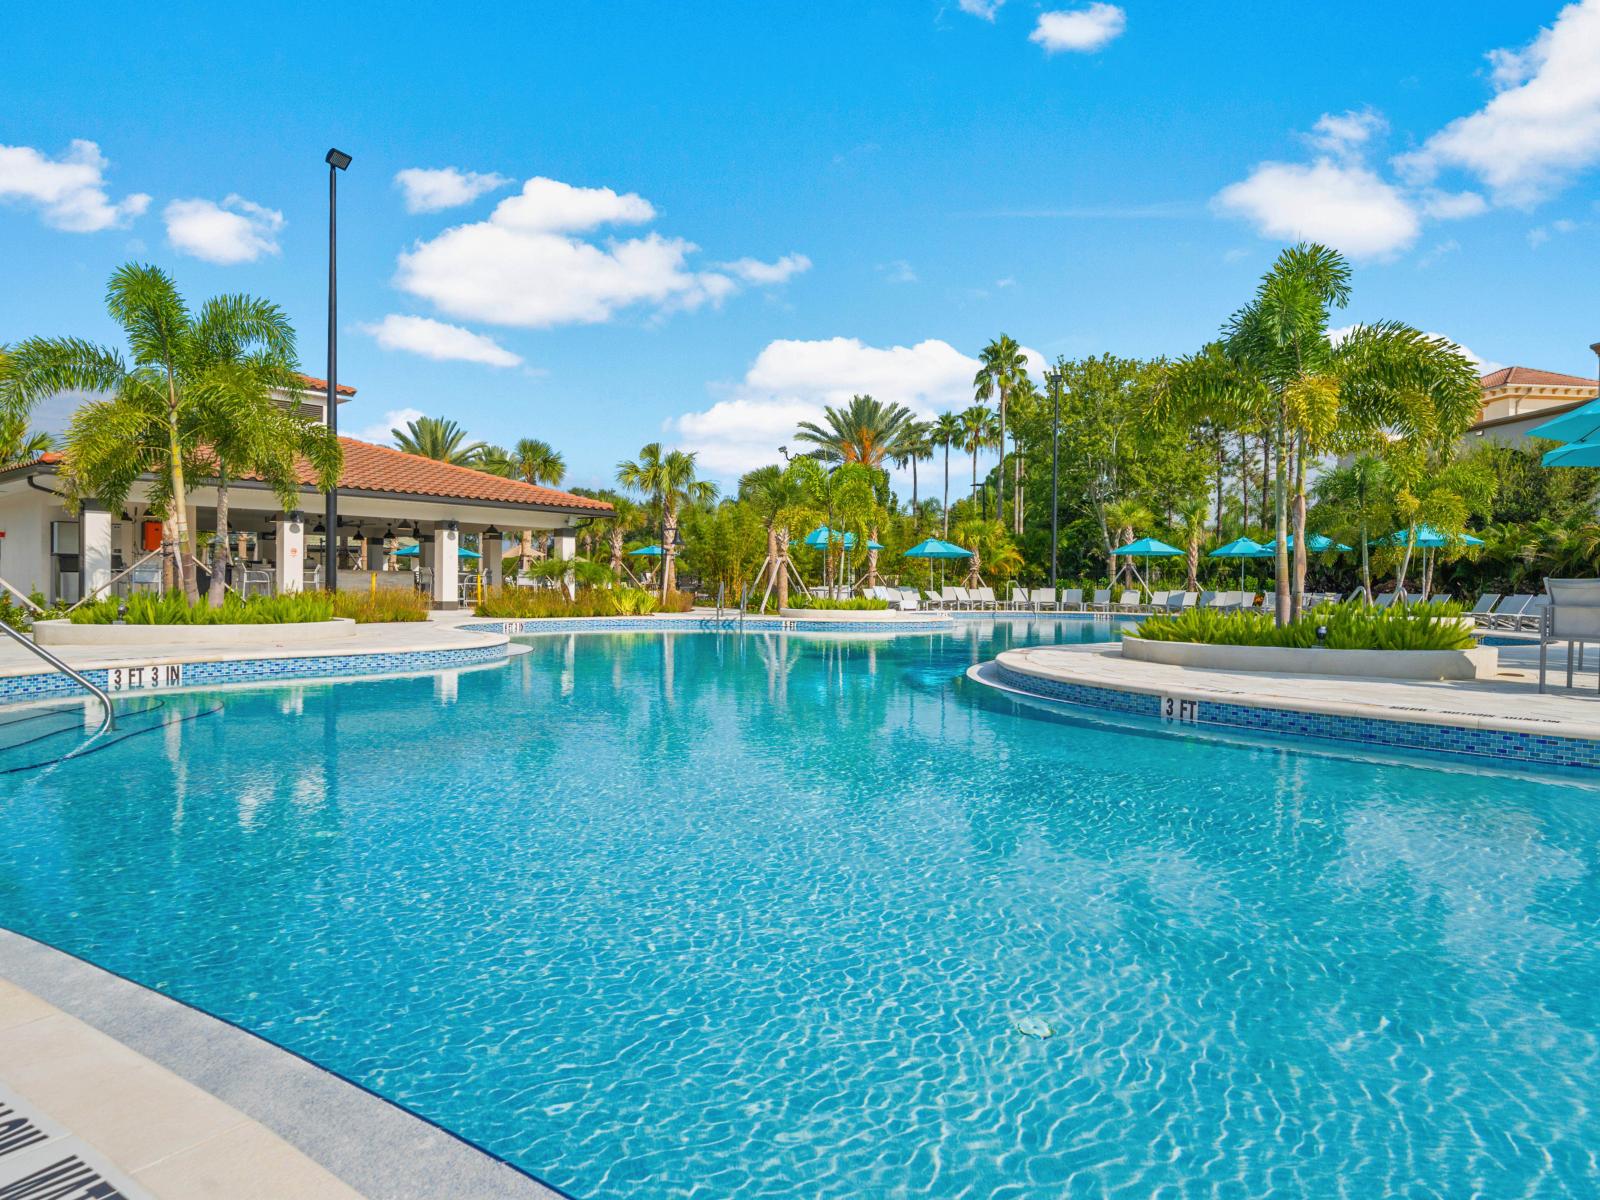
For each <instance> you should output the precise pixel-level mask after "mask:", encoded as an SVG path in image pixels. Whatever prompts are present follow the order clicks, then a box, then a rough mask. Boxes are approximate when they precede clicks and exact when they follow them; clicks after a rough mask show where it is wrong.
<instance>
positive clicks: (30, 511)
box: [0, 484, 67, 596]
mask: <svg viewBox="0 0 1600 1200" xmlns="http://www.w3.org/2000/svg"><path fill="white" fill-rule="evenodd" d="M22 487H23V488H26V487H27V485H26V484H23V485H22ZM66 516H67V510H66V509H65V508H64V507H62V506H61V505H60V504H57V503H54V502H53V501H52V500H51V499H50V497H48V496H46V495H44V494H43V493H42V492H36V491H33V490H31V489H30V490H23V491H15V490H13V491H7V492H5V493H0V530H3V531H4V533H5V537H3V538H0V578H3V579H4V580H5V581H6V582H7V583H9V584H10V585H11V586H12V587H14V588H16V589H17V590H18V591H20V592H22V593H24V594H25V595H26V594H28V593H31V592H35V591H38V592H43V593H44V594H45V595H46V596H48V595H49V594H50V522H51V521H52V520H56V521H60V520H65V519H66Z"/></svg>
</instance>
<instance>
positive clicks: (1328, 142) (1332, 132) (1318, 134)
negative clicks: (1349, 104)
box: [1306, 108, 1389, 155]
mask: <svg viewBox="0 0 1600 1200" xmlns="http://www.w3.org/2000/svg"><path fill="white" fill-rule="evenodd" d="M1388 131H1389V122H1388V121H1386V120H1384V118H1383V115H1382V114H1381V113H1378V112H1376V111H1374V110H1373V109H1370V108H1363V109H1360V110H1359V111H1358V110H1356V109H1351V110H1350V111H1349V112H1343V113H1323V114H1322V116H1320V117H1318V118H1317V123H1316V124H1315V125H1313V126H1312V127H1311V133H1310V134H1308V135H1307V138H1306V140H1307V141H1309V142H1310V143H1311V144H1312V145H1313V146H1315V147H1316V148H1317V149H1318V150H1321V151H1322V152H1323V153H1325V154H1335V155H1346V154H1352V153H1355V152H1357V151H1358V150H1359V149H1360V148H1361V147H1363V146H1365V145H1366V144H1367V143H1368V142H1370V141H1371V140H1372V139H1373V138H1374V137H1381V136H1382V135H1383V134H1385V133H1387V132H1388Z"/></svg>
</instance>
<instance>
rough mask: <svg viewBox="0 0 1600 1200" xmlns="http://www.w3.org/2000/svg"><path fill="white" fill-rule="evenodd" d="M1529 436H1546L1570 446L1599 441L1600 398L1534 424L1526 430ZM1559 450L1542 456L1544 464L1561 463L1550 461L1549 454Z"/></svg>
mask: <svg viewBox="0 0 1600 1200" xmlns="http://www.w3.org/2000/svg"><path fill="white" fill-rule="evenodd" d="M1528 436H1529V437H1536V438H1546V439H1548V440H1549V441H1552V442H1567V443H1569V445H1568V446H1566V447H1563V449H1570V448H1571V447H1572V446H1576V445H1580V444H1584V445H1588V444H1595V443H1600V400H1591V401H1589V403H1587V404H1585V405H1584V406H1583V407H1582V408H1575V409H1573V410H1572V411H1571V412H1569V413H1562V414H1561V415H1560V416H1559V417H1556V418H1554V419H1552V420H1549V421H1546V422H1545V423H1544V424H1543V425H1535V426H1534V427H1533V428H1532V429H1530V430H1528ZM1558 453H1560V451H1558V450H1552V451H1550V452H1549V454H1546V455H1545V456H1544V465H1545V466H1547V467H1557V466H1561V465H1563V464H1561V463H1559V462H1554V463H1553V462H1551V461H1550V455H1552V454H1558ZM1565 465H1567V466H1577V465H1581V466H1593V465H1595V464H1594V463H1582V464H1575V463H1567V464H1565Z"/></svg>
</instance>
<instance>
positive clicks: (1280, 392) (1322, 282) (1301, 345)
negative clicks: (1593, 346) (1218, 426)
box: [1162, 242, 1482, 622]
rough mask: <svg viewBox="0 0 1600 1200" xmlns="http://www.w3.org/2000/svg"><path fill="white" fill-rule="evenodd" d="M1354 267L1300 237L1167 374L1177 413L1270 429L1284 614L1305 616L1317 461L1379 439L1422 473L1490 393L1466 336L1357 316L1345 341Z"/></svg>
mask: <svg viewBox="0 0 1600 1200" xmlns="http://www.w3.org/2000/svg"><path fill="white" fill-rule="evenodd" d="M1350 279H1351V270H1350V264H1349V263H1348V262H1347V261H1346V260H1345V258H1344V257H1343V256H1342V255H1341V254H1339V253H1338V252H1337V251H1335V250H1330V249H1329V248H1328V247H1326V246H1320V245H1317V244H1315V243H1305V242H1302V243H1300V244H1299V245H1296V246H1291V247H1290V248H1288V249H1287V250H1284V251H1283V253H1281V254H1280V255H1279V256H1278V259H1277V261H1276V262H1275V263H1274V264H1273V266H1272V269H1271V270H1270V271H1268V272H1267V274H1266V275H1265V276H1263V277H1262V280H1261V284H1260V286H1259V287H1258V288H1257V290H1256V294H1255V297H1254V298H1253V299H1252V300H1251V302H1250V303H1249V304H1247V305H1246V306H1245V307H1244V308H1242V309H1240V310H1239V311H1238V312H1237V313H1235V314H1234V315H1233V317H1232V318H1231V319H1230V320H1229V321H1228V323H1227V325H1226V326H1225V327H1224V328H1223V331H1222V338H1221V340H1220V341H1219V342H1217V343H1214V344H1212V345H1210V346H1207V347H1206V348H1205V349H1203V350H1202V351H1201V352H1200V353H1199V354H1196V355H1191V356H1190V357H1188V358H1186V359H1183V360H1181V361H1180V362H1179V363H1177V364H1175V365H1174V366H1173V367H1172V368H1171V369H1170V370H1169V372H1168V374H1167V376H1166V377H1165V379H1164V380H1163V391H1162V403H1164V404H1170V405H1174V406H1175V407H1176V410H1177V411H1176V414H1175V415H1179V416H1183V417H1187V418H1189V419H1192V420H1201V419H1205V418H1210V417H1215V418H1217V419H1219V420H1221V421H1222V422H1223V423H1225V424H1227V425H1228V426H1229V427H1231V428H1247V427H1250V426H1253V425H1254V426H1264V427H1265V428H1266V429H1268V430H1269V431H1270V432H1269V441H1270V443H1271V447H1272V454H1273V477H1274V483H1273V492H1274V495H1275V498H1276V501H1277V513H1276V523H1277V544H1278V551H1277V579H1278V586H1277V591H1278V602H1277V614H1278V620H1279V622H1287V621H1289V620H1291V619H1293V616H1294V615H1295V613H1297V612H1298V610H1299V604H1300V596H1301V593H1302V591H1303V589H1304V583H1305V570H1306V557H1305V556H1306V547H1305V541H1306V539H1305V513H1306V490H1305V485H1306V477H1307V470H1308V468H1309V466H1310V464H1311V462H1312V461H1313V460H1314V459H1315V458H1316V457H1317V456H1318V455H1319V454H1322V453H1325V452H1327V451H1330V450H1335V451H1336V450H1341V449H1354V450H1357V451H1360V450H1364V449H1376V450H1377V451H1378V452H1380V453H1381V454H1382V455H1383V456H1384V457H1385V458H1386V459H1387V460H1388V461H1389V462H1390V463H1391V464H1393V465H1394V467H1395V469H1396V471H1397V473H1398V474H1400V475H1401V476H1402V478H1403V479H1404V480H1406V481H1420V480H1421V479H1422V478H1423V476H1424V475H1425V473H1426V472H1427V471H1428V470H1429V469H1431V468H1434V467H1437V466H1438V465H1439V460H1440V458H1441V456H1442V455H1444V454H1446V453H1447V451H1448V449H1450V448H1453V447H1454V445H1455V443H1456V441H1457V439H1458V438H1459V437H1460V436H1461V435H1462V434H1463V433H1464V432H1465V431H1466V429H1467V427H1468V426H1470V425H1471V424H1472V422H1473V421H1474V420H1475V419H1476V418H1477V416H1478V411H1479V406H1480V401H1481V398H1482V389H1481V387H1480V384H1479V381H1478V373H1477V369H1476V368H1475V367H1474V366H1473V365H1472V364H1471V363H1470V362H1469V361H1468V360H1467V359H1466V358H1465V357H1464V356H1463V355H1462V353H1461V349H1460V347H1459V346H1456V345H1454V344H1453V343H1451V342H1448V341H1446V340H1445V339H1443V338H1435V337H1429V336H1427V335H1425V334H1423V333H1420V332H1418V331H1417V330H1416V329H1413V328H1412V327H1410V326H1408V325H1404V324H1401V323H1400V322H1395V321H1384V322H1380V323H1378V324H1374V325H1357V326H1356V327H1355V328H1354V329H1353V330H1352V331H1351V332H1350V333H1349V334H1348V335H1347V336H1346V337H1344V338H1343V339H1342V340H1341V341H1340V342H1339V344H1338V345H1334V344H1333V342H1332V341H1331V340H1330V339H1329V337H1328V326H1329V320H1330V314H1331V312H1332V310H1333V309H1335V308H1342V307H1344V305H1345V304H1347V303H1348V302H1349V299H1350V291H1351V289H1350ZM1291 493H1292V494H1291ZM1291 501H1292V507H1291ZM1291 525H1292V526H1293V531H1294V562H1293V574H1292V577H1291V573H1290V563H1289V557H1288V551H1287V544H1288V534H1289V532H1290V527H1291Z"/></svg>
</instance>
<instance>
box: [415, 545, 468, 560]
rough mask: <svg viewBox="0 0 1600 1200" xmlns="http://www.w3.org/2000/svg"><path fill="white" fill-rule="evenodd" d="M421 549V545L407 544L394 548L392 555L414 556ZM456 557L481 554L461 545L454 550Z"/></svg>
mask: <svg viewBox="0 0 1600 1200" xmlns="http://www.w3.org/2000/svg"><path fill="white" fill-rule="evenodd" d="M421 550H422V547H420V546H407V547H406V548H405V549H403V550H396V551H395V552H394V556H395V557H396V558H415V557H417V555H418V554H419V553H420V552H421ZM456 557H457V558H482V557H483V556H482V555H481V554H479V553H478V552H477V551H476V550H468V549H467V548H466V547H465V546H463V547H461V549H460V550H458V551H456Z"/></svg>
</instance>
